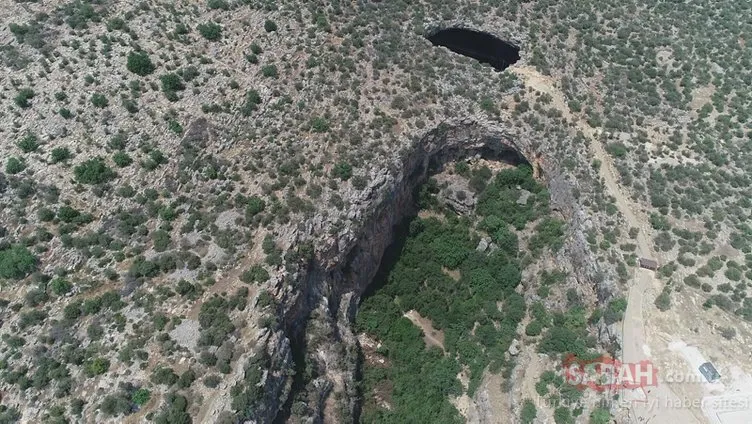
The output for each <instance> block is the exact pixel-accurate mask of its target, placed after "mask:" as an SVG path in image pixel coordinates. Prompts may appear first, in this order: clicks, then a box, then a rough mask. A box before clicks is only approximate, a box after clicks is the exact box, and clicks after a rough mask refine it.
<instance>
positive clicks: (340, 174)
mask: <svg viewBox="0 0 752 424" xmlns="http://www.w3.org/2000/svg"><path fill="white" fill-rule="evenodd" d="M352 173H353V170H352V165H350V164H349V163H347V162H338V163H336V164H335V165H334V168H332V175H333V176H335V177H337V178H339V179H340V180H342V181H347V180H349V179H350V177H352Z"/></svg>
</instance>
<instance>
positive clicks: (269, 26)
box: [264, 19, 277, 32]
mask: <svg viewBox="0 0 752 424" xmlns="http://www.w3.org/2000/svg"><path fill="white" fill-rule="evenodd" d="M264 29H265V30H266V32H273V31H276V30H277V24H275V23H274V21H272V20H269V19H267V20H266V21H265V22H264Z"/></svg>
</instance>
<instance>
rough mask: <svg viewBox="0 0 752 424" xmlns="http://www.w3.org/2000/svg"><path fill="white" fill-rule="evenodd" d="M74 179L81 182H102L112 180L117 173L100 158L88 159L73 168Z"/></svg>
mask: <svg viewBox="0 0 752 424" xmlns="http://www.w3.org/2000/svg"><path fill="white" fill-rule="evenodd" d="M73 174H74V175H75V177H76V180H77V181H78V182H79V183H82V184H102V183H106V182H108V181H111V180H113V179H114V178H115V177H116V176H117V174H116V173H115V171H113V170H112V169H111V168H110V167H109V166H107V164H106V163H105V162H104V160H102V158H98V157H97V158H93V159H89V160H87V161H86V162H83V163H82V164H80V165H78V166H76V167H75V168H73Z"/></svg>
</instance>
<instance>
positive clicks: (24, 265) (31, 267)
mask: <svg viewBox="0 0 752 424" xmlns="http://www.w3.org/2000/svg"><path fill="white" fill-rule="evenodd" d="M36 269H37V258H36V256H34V255H33V254H32V253H31V252H30V251H29V249H27V248H26V247H24V246H21V245H18V244H15V245H12V246H8V247H6V248H4V249H1V250H0V278H5V279H14V280H20V279H22V278H24V277H26V276H27V275H29V274H30V273H32V272H33V271H35V270H36Z"/></svg>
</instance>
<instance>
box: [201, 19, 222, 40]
mask: <svg viewBox="0 0 752 424" xmlns="http://www.w3.org/2000/svg"><path fill="white" fill-rule="evenodd" d="M198 32H199V34H201V36H202V37H204V38H205V39H207V40H209V41H217V40H219V39H221V38H222V27H221V26H220V25H218V24H215V23H214V22H207V23H205V24H200V25H199V26H198Z"/></svg>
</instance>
